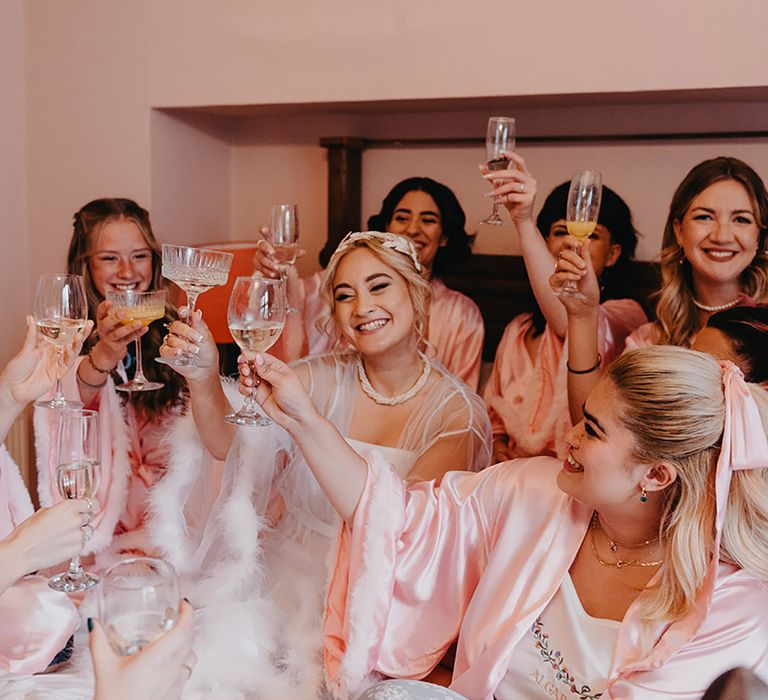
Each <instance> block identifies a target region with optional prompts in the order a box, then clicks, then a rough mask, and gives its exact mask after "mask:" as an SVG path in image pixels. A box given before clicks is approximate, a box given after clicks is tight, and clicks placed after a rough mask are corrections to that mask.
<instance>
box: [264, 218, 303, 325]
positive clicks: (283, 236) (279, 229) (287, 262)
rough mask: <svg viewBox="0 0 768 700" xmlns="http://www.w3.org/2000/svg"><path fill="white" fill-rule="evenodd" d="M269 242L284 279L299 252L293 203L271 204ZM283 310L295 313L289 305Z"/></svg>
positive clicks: (296, 219)
mask: <svg viewBox="0 0 768 700" xmlns="http://www.w3.org/2000/svg"><path fill="white" fill-rule="evenodd" d="M269 242H270V244H271V245H272V248H273V249H274V251H275V252H274V258H275V262H277V266H278V268H279V269H280V276H281V277H282V278H283V279H285V276H286V274H287V273H288V269H289V268H290V267H292V266H293V265H294V264H295V262H296V256H297V254H298V252H299V208H298V207H297V206H296V205H295V204H273V205H272V210H271V211H270V214H269ZM285 311H286V313H289V314H295V313H296V312H297V309H294V308H293V307H291V306H289V307H287V308H286V310H285Z"/></svg>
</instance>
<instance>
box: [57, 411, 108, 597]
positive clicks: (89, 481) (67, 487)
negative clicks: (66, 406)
mask: <svg viewBox="0 0 768 700" xmlns="http://www.w3.org/2000/svg"><path fill="white" fill-rule="evenodd" d="M100 462H101V459H100V444H99V414H98V413H97V412H96V411H84V410H74V411H70V410H65V411H62V413H61V420H60V423H59V445H58V458H57V465H58V466H57V467H56V483H57V485H58V488H59V495H60V496H61V497H62V498H69V499H77V498H91V499H92V498H95V497H96V491H97V490H98V486H99V465H100ZM84 527H87V528H90V524H88V525H85V526H84ZM98 582H99V577H98V576H96V575H95V574H92V573H89V572H88V571H85V570H83V567H82V566H80V556H79V555H77V556H74V557H72V560H71V561H70V563H69V569H68V570H67V571H64V572H62V573H60V574H56V575H55V576H54V577H53V578H51V579H50V580H49V581H48V585H49V586H50V587H51V588H53V590H55V591H63V592H64V593H75V592H78V591H87V590H89V589H90V588H93V587H94V586H95V585H96V584H97V583H98Z"/></svg>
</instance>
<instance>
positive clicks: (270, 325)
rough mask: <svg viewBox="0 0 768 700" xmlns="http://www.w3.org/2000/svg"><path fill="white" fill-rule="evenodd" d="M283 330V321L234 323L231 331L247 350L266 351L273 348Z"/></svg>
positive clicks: (238, 342) (237, 341)
mask: <svg viewBox="0 0 768 700" xmlns="http://www.w3.org/2000/svg"><path fill="white" fill-rule="evenodd" d="M282 330H283V324H282V323H275V322H274V321H271V322H269V321H267V322H264V323H233V324H230V326H229V332H230V333H232V337H233V338H234V339H235V342H236V343H237V344H238V345H239V346H240V347H241V348H242V349H243V350H245V351H246V352H254V353H256V352H266V351H267V350H269V348H271V347H272V346H273V345H274V344H275V341H276V340H277V339H278V337H279V336H280V333H281V331H282Z"/></svg>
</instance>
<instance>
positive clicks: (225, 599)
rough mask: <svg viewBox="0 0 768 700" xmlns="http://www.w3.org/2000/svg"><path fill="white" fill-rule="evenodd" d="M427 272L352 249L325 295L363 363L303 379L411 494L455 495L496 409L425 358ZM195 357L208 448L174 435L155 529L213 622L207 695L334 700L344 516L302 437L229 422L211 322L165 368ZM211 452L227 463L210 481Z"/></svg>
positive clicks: (362, 243)
mask: <svg viewBox="0 0 768 700" xmlns="http://www.w3.org/2000/svg"><path fill="white" fill-rule="evenodd" d="M420 268H421V264H420V262H419V259H418V257H417V255H416V251H415V248H414V247H413V244H412V243H411V242H410V241H409V240H408V239H406V238H404V237H401V236H397V235H393V234H389V233H378V232H366V233H352V234H349V235H348V236H347V237H346V238H345V239H344V240H343V241H342V242H341V243H340V244H339V247H338V249H337V250H336V252H335V253H334V255H333V257H332V258H331V261H330V263H329V265H328V268H327V271H326V277H325V280H324V285H323V293H324V295H325V297H326V300H327V302H328V308H329V309H330V317H329V319H326V321H327V322H329V323H333V324H334V325H335V327H336V329H337V330H338V332H339V333H341V334H342V335H343V336H344V337H345V338H346V339H347V340H348V341H349V344H350V345H351V347H352V351H351V352H346V353H344V354H338V355H335V354H330V355H321V356H317V357H312V358H308V359H303V360H300V361H299V362H297V363H295V364H294V369H295V371H296V372H297V374H298V376H299V377H300V378H301V381H302V383H303V385H304V387H305V388H306V390H307V392H308V393H309V395H310V397H311V399H312V402H313V404H314V405H315V407H316V408H317V410H318V411H319V413H320V414H321V415H323V416H324V417H325V418H327V419H328V420H329V421H330V423H332V424H333V426H335V428H336V429H338V430H339V431H340V432H341V433H342V434H343V435H344V437H345V438H346V440H347V442H348V443H349V444H350V445H352V447H353V448H354V449H355V450H356V451H357V452H358V453H359V454H361V455H363V456H366V455H371V454H373V453H376V454H378V455H379V457H380V458H381V457H383V458H384V460H385V461H387V462H389V463H390V464H392V465H393V466H394V467H395V468H396V469H397V471H398V473H399V474H400V475H401V476H402V477H405V478H407V479H408V480H424V479H436V480H440V479H441V477H442V476H443V474H444V473H445V472H446V471H449V470H474V471H477V470H479V469H482V468H483V467H485V466H487V465H488V464H489V462H490V456H491V448H490V426H489V423H488V418H487V413H486V411H485V408H484V405H483V403H482V400H481V399H480V398H479V397H478V396H477V395H476V394H475V393H474V392H472V391H471V390H469V389H468V388H467V387H466V385H464V384H463V383H462V382H461V381H460V380H458V379H456V378H455V377H454V376H453V375H451V374H450V373H448V371H447V370H446V369H445V368H444V367H442V366H441V365H440V364H438V363H436V362H435V361H432V360H429V359H428V358H427V357H426V355H425V353H424V350H425V348H426V342H427V341H426V340H425V336H424V331H425V327H426V320H427V309H428V306H429V285H428V283H427V282H426V281H425V280H424V279H423V277H422V276H421V274H420V273H421V269H420ZM181 351H192V352H195V353H196V354H197V355H198V357H199V358H201V359H202V360H203V362H205V363H207V364H210V369H207V370H206V369H203V370H200V369H197V370H190V369H187V368H184V369H180V371H183V372H184V373H185V376H186V377H187V380H188V382H189V388H190V405H191V408H192V418H191V420H193V421H194V428H196V431H197V434H198V435H199V439H200V442H197V441H196V440H195V439H194V438H195V430H194V428H193V426H191V425H190V424H189V422H188V423H187V424H186V425H185V426H184V428H183V429H178V430H176V431H175V432H174V434H172V435H171V436H170V441H171V445H172V448H173V451H174V457H173V458H172V460H171V465H170V467H169V471H168V474H167V475H166V478H165V479H164V480H163V481H162V482H161V484H159V485H158V487H157V493H154V492H153V503H152V509H151V510H152V516H151V520H150V524H149V529H150V531H151V532H153V533H154V537H155V540H156V544H157V546H159V547H160V548H161V549H162V550H163V552H164V556H166V557H167V558H168V559H169V560H171V561H172V562H173V563H174V564H175V565H176V566H177V568H178V569H179V570H180V572H181V573H182V574H183V575H184V579H185V585H186V589H187V591H188V593H187V595H189V596H190V597H191V599H192V601H193V603H194V604H195V605H196V606H198V607H199V608H200V609H199V610H198V617H199V619H200V628H201V629H200V630H199V634H198V635H197V639H198V648H197V655H198V659H199V662H198V665H197V667H196V669H195V674H194V676H193V677H192V680H191V683H192V687H193V688H197V689H198V690H199V691H200V692H204V693H205V694H206V697H216V694H215V693H216V691H219V692H221V693H222V695H221V697H232V696H233V695H232V693H233V692H236V691H237V692H240V693H241V694H242V696H244V697H254V698H265V699H266V698H272V697H275V698H276V697H278V696H281V697H291V698H296V699H300V698H305V697H306V698H315V697H318V695H319V694H320V692H321V688H322V682H323V681H322V677H323V673H322V658H321V648H322V633H321V627H322V621H323V609H324V596H325V589H326V583H327V581H326V579H327V576H328V562H329V561H332V559H333V557H334V556H335V546H336V541H337V537H338V526H339V520H338V517H337V516H336V514H335V512H334V510H333V508H332V507H331V505H330V503H329V502H328V501H327V499H326V497H325V496H324V495H323V493H322V491H321V489H320V487H319V486H318V484H317V482H316V481H315V478H314V477H313V476H312V474H311V472H310V470H309V468H308V466H307V464H306V461H305V459H304V456H303V454H302V451H301V450H300V449H299V448H298V446H297V445H296V443H295V442H294V440H293V439H292V438H291V437H290V436H289V434H288V433H287V432H286V431H284V430H283V429H282V428H279V427H277V426H276V425H272V426H270V427H268V428H262V429H250V428H249V429H243V430H238V429H237V428H235V427H234V426H231V425H230V424H228V423H226V422H225V421H224V415H225V414H226V413H227V412H229V410H231V405H230V402H229V399H228V398H227V394H226V391H225V390H224V389H223V388H222V384H221V381H220V379H219V377H218V375H217V374H216V371H215V367H216V366H217V364H216V362H215V359H216V357H215V352H216V349H215V345H214V343H213V340H212V339H211V337H210V333H209V332H208V330H207V328H206V327H205V325H204V324H203V322H202V320H201V318H200V317H199V315H194V316H193V317H192V318H191V325H186V324H183V323H180V322H176V323H174V324H172V325H171V327H170V333H169V335H168V336H167V337H166V340H165V342H164V344H163V346H162V347H161V354H162V355H163V356H166V357H167V356H172V355H174V354H177V353H178V352H181ZM241 372H242V375H243V378H242V379H241V386H242V387H243V389H242V390H243V391H246V392H247V391H250V389H248V388H247V387H250V386H251V377H252V376H253V373H252V372H251V371H249V369H248V368H247V366H244V367H242V368H241ZM229 390H230V391H231V390H232V387H229ZM233 393H234V392H233ZM233 398H234V397H233ZM302 447H303V448H304V449H306V446H302ZM203 448H204V449H203ZM206 452H207V453H209V454H210V455H211V456H212V457H213V458H215V459H216V460H221V461H220V462H218V463H216V462H214V463H213V464H211V465H208V466H207V467H206V466H204V465H203V464H202V462H204V461H205V460H203V459H201V456H202V455H204V454H205V453H206ZM212 493H213V494H215V502H213V503H212V505H206V504H211V502H212V501H213V500H214V496H213V495H211V494H212ZM182 511H183V512H184V515H183V517H180V515H179V514H180V513H181V512H182ZM209 649H210V650H214V649H215V650H216V651H212V652H208V650H209ZM222 650H225V651H226V653H225V654H222ZM222 656H225V658H226V660H225V661H222Z"/></svg>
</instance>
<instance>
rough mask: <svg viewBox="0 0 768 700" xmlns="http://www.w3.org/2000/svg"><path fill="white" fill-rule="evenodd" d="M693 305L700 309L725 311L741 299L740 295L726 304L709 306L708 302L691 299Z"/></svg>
mask: <svg viewBox="0 0 768 700" xmlns="http://www.w3.org/2000/svg"><path fill="white" fill-rule="evenodd" d="M692 300H693V305H694V306H696V307H697V308H699V309H701V310H702V311H725V310H726V309H730V308H731V307H733V306H736V304H738V303H739V302H740V301H741V296H738V297H736V298H735V299H734V300H733V301H729V302H728V303H727V304H717V305H715V306H709V305H708V304H702V303H701V302H700V301H697V300H696V299H693V298H692Z"/></svg>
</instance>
